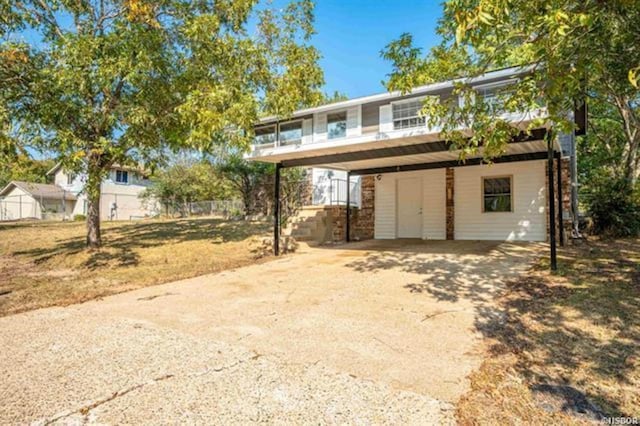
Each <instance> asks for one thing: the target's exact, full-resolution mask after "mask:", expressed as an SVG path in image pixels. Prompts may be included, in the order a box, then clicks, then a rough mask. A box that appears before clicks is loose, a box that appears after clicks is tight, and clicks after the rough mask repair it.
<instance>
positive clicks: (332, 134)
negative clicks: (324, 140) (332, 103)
mask: <svg viewBox="0 0 640 426" xmlns="http://www.w3.org/2000/svg"><path fill="white" fill-rule="evenodd" d="M345 136H347V112H346V111H342V112H335V113H333V114H327V137H328V138H329V139H338V138H344V137H345Z"/></svg>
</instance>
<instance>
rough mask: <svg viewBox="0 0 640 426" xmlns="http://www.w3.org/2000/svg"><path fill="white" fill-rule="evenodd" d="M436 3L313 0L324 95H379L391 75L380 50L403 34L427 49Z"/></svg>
mask: <svg viewBox="0 0 640 426" xmlns="http://www.w3.org/2000/svg"><path fill="white" fill-rule="evenodd" d="M441 11H442V6H441V4H440V1H436V0H404V1H401V0H395V1H388V0H316V31H317V34H316V35H315V37H314V39H313V44H314V45H315V46H316V47H317V48H318V49H319V50H320V52H321V54H322V56H323V59H322V60H321V62H320V65H321V66H322V68H323V70H324V72H325V80H326V87H325V91H326V92H327V93H333V91H334V90H337V91H339V92H341V93H344V94H346V95H347V96H349V97H357V96H365V95H370V94H374V93H378V92H383V91H384V90H385V88H384V87H383V86H382V84H381V81H382V80H384V79H385V78H386V74H388V73H389V72H390V71H391V67H390V64H389V63H388V62H387V61H385V60H383V59H382V58H381V57H380V51H381V50H382V49H383V48H384V46H386V45H387V44H388V43H389V42H390V41H392V40H394V39H396V38H398V37H399V36H400V34H402V33H403V32H408V33H411V34H412V35H413V36H414V42H415V44H416V45H417V46H420V47H423V48H424V49H425V51H426V50H428V48H430V47H431V46H434V45H436V44H437V43H438V41H439V39H438V36H437V35H436V32H435V31H436V25H437V20H438V18H439V17H440V16H441V14H442V12H441Z"/></svg>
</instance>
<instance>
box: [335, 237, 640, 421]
mask: <svg viewBox="0 0 640 426" xmlns="http://www.w3.org/2000/svg"><path fill="white" fill-rule="evenodd" d="M376 244H377V245H376ZM543 247H544V246H542V245H518V244H508V243H502V244H499V243H491V242H462V241H452V242H444V241H433V242H429V241H427V242H422V241H420V242H414V241H406V242H404V244H400V243H388V244H387V243H380V244H378V243H373V244H370V245H366V244H364V245H361V246H358V245H354V246H343V248H347V249H349V250H352V249H353V250H358V249H362V250H369V252H368V253H367V255H366V256H365V257H364V258H362V259H357V260H355V261H353V262H350V263H348V264H347V266H348V267H350V268H353V269H354V270H356V271H359V272H362V273H378V272H381V271H384V270H387V269H392V268H394V269H398V270H400V271H403V272H410V273H414V274H418V275H419V276H420V280H419V281H414V282H400V283H398V284H397V285H398V289H399V290H401V289H403V290H405V291H409V292H410V293H413V294H415V295H416V297H421V296H423V295H424V296H429V297H433V298H435V299H436V300H438V301H442V302H457V301H459V300H461V299H465V300H470V301H471V302H472V304H473V306H474V314H475V327H476V329H477V330H478V331H480V332H481V333H482V334H483V335H485V336H486V337H489V338H492V340H491V341H492V342H495V344H494V345H493V346H492V347H491V348H490V354H491V356H500V355H501V354H507V353H510V354H515V355H516V359H517V360H518V361H517V364H516V366H515V368H516V370H517V372H518V373H519V375H521V376H522V377H524V378H525V380H526V382H527V384H528V386H529V389H530V391H531V394H532V395H533V396H534V397H535V398H536V400H537V401H538V400H540V401H541V402H539V403H538V407H539V408H541V409H543V410H549V411H553V410H559V411H562V412H565V413H566V414H568V415H571V416H577V417H579V418H583V419H587V420H599V419H602V417H603V416H605V415H607V416H632V415H635V416H638V414H639V413H638V412H637V411H636V412H629V408H628V407H629V405H628V403H626V404H627V405H625V402H624V399H625V398H627V399H628V398H629V392H632V391H631V389H636V387H637V385H638V383H639V382H640V355H638V354H640V265H639V264H638V263H637V261H636V260H634V258H635V259H637V258H638V257H639V256H640V254H639V253H640V241H638V240H635V241H634V240H623V241H616V242H600V241H593V242H590V243H588V244H587V245H585V246H581V247H573V248H566V249H562V250H561V251H560V255H561V258H560V267H561V271H560V275H557V276H552V275H550V274H549V273H548V272H547V268H548V261H547V259H546V255H547V253H546V248H543ZM541 249H542V250H541ZM532 259H539V260H538V263H537V266H535V267H534V268H533V269H531V267H530V265H531V261H532ZM611 387H613V388H616V387H617V389H618V390H619V389H627V391H618V390H616V391H613V392H612V391H611V389H610V388H611ZM636 391H637V389H636Z"/></svg>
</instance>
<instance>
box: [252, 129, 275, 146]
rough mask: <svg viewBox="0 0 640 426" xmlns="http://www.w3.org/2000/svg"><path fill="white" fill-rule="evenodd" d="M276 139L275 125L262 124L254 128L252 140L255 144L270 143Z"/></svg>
mask: <svg viewBox="0 0 640 426" xmlns="http://www.w3.org/2000/svg"><path fill="white" fill-rule="evenodd" d="M275 141H276V126H262V127H257V128H256V129H255V138H254V139H253V142H254V143H255V144H256V145H270V144H273V143H274V142H275Z"/></svg>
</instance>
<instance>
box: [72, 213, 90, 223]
mask: <svg viewBox="0 0 640 426" xmlns="http://www.w3.org/2000/svg"><path fill="white" fill-rule="evenodd" d="M73 220H75V221H76V222H82V221H85V220H87V216H85V215H83V214H77V215H74V216H73Z"/></svg>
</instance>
